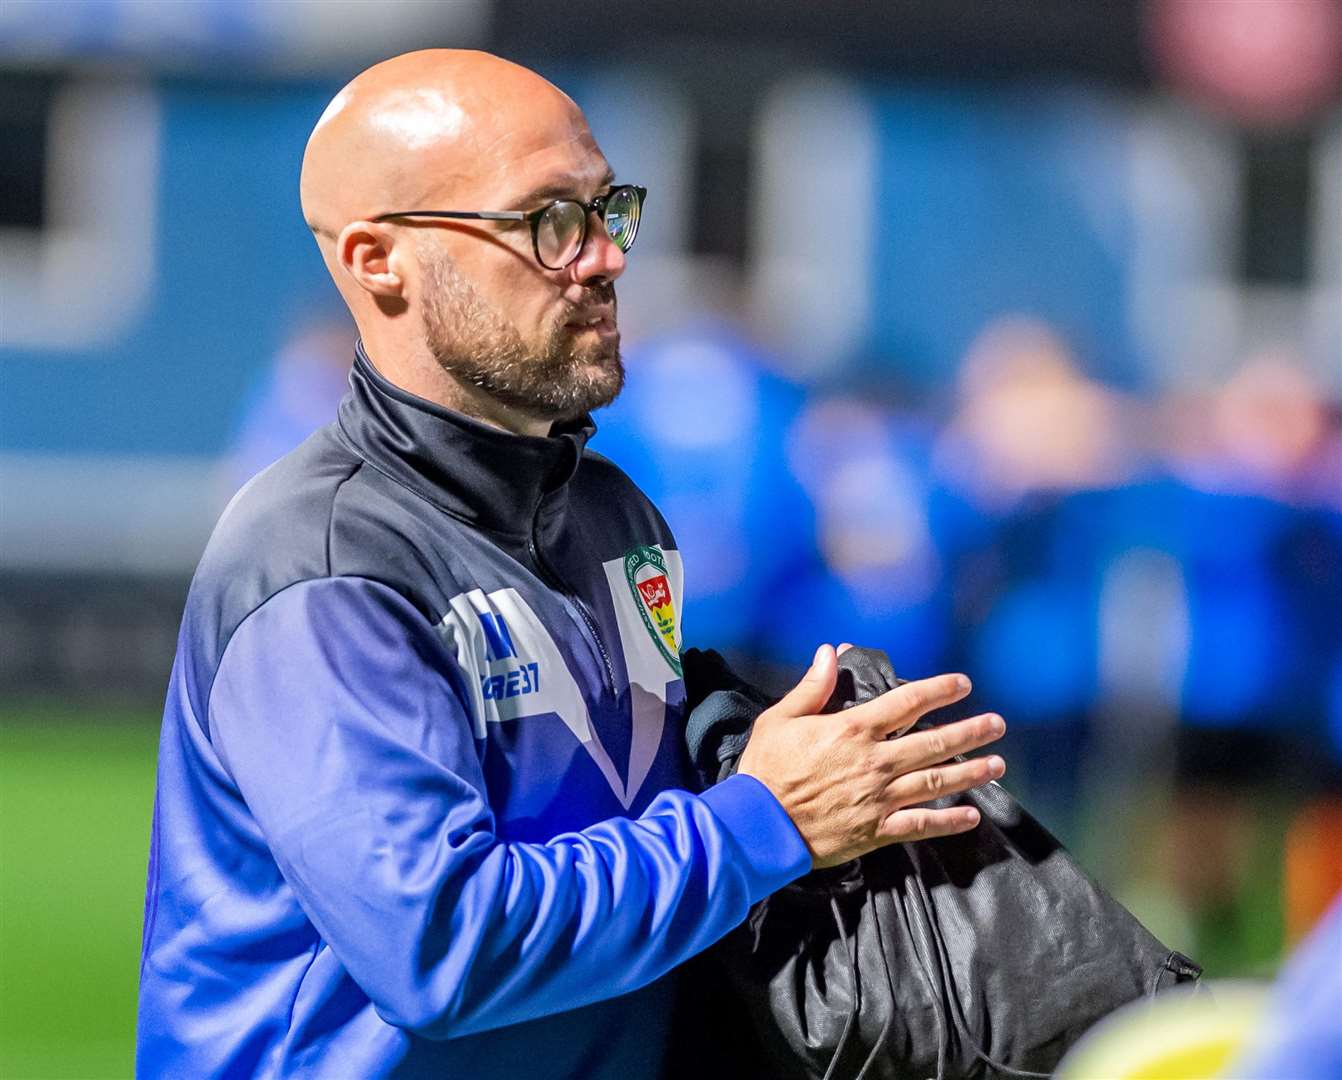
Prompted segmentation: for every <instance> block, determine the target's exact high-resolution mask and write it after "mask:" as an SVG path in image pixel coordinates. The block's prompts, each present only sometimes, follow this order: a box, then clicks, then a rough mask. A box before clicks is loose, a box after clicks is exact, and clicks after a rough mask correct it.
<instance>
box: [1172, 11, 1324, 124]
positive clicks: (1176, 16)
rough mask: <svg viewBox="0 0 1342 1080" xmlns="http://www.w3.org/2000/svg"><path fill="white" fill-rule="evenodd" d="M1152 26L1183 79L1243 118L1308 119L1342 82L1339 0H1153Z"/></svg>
mask: <svg viewBox="0 0 1342 1080" xmlns="http://www.w3.org/2000/svg"><path fill="white" fill-rule="evenodd" d="M1146 31H1147V40H1148V42H1149V45H1150V47H1151V50H1152V52H1153V53H1154V54H1155V57H1156V60H1157V62H1158V63H1159V65H1160V67H1161V68H1162V69H1163V70H1164V71H1165V73H1166V75H1167V76H1168V77H1169V78H1170V80H1171V81H1172V82H1173V83H1174V84H1175V85H1176V86H1178V87H1180V88H1182V89H1184V90H1186V91H1187V92H1188V93H1189V94H1190V95H1191V96H1193V97H1196V98H1199V99H1201V100H1203V101H1204V102H1206V103H1208V104H1210V105H1212V106H1213V107H1216V108H1219V109H1221V110H1222V111H1226V112H1229V113H1231V114H1232V115H1233V116H1235V117H1236V118H1237V119H1239V120H1243V121H1248V122H1251V123H1258V124H1264V125H1278V124H1289V123H1293V122H1296V121H1299V120H1302V119H1304V118H1306V117H1308V116H1309V115H1310V114H1312V113H1314V112H1315V111H1317V110H1318V109H1320V108H1322V107H1323V106H1325V105H1327V104H1328V102H1329V101H1330V100H1332V99H1333V98H1334V97H1335V96H1336V91H1337V89H1338V85H1339V83H1340V82H1342V4H1339V3H1338V2H1337V0H1214V2H1213V0H1152V2H1151V3H1150V4H1149V5H1148V8H1147V20H1146Z"/></svg>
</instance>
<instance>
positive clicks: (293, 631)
mask: <svg viewBox="0 0 1342 1080" xmlns="http://www.w3.org/2000/svg"><path fill="white" fill-rule="evenodd" d="M460 680H461V675H460V672H459V671H458V669H457V665H456V659H455V656H454V655H452V654H451V653H449V651H448V650H447V648H446V646H445V645H444V643H443V642H442V640H441V639H440V637H439V635H438V634H437V632H436V630H435V628H434V627H433V626H432V625H431V624H430V623H429V622H428V620H427V619H425V618H424V616H423V615H421V614H420V613H419V611H418V610H416V609H415V608H414V607H413V606H412V605H411V604H410V603H409V602H408V601H407V600H405V599H404V598H403V597H402V596H401V595H400V594H398V593H396V592H395V591H394V590H392V589H390V588H388V587H386V586H384V585H381V584H378V583H376V582H373V581H370V580H367V579H362V578H330V579H323V580H318V581H309V582H303V583H300V584H298V585H293V586H290V587H289V588H287V589H285V590H283V591H282V592H280V593H278V594H276V595H275V596H273V597H271V598H270V599H269V600H268V601H266V603H264V604H263V605H262V606H261V607H259V608H258V609H257V610H256V611H254V612H252V614H251V615H249V616H248V617H247V619H245V620H244V621H243V623H242V624H241V625H240V626H239V627H238V628H237V630H236V631H235V632H234V634H233V636H232V638H231V640H230V641H229V643H228V646H227V648H226V649H225V652H224V656H223V659H222V661H221V663H220V666H219V669H218V671H217V673H216V676H215V680H214V683H213V686H212V688H211V691H210V702H209V730H210V738H211V741H212V743H213V744H214V747H215V749H216V751H217V753H218V754H219V757H220V760H221V762H222V763H223V765H224V767H225V769H226V770H227V771H228V773H229V775H230V776H231V777H232V779H233V781H234V782H235V783H236V785H237V787H238V790H239V792H240V794H241V796H242V798H243V799H244V800H245V802H246V804H247V806H248V808H249V809H250V811H251V813H252V815H253V816H254V817H255V819H256V821H257V823H258V825H259V827H260V830H261V832H262V834H263V835H264V837H265V840H266V842H267V844H268V845H269V847H270V850H271V852H272V853H273V855H274V857H275V860H276V862H277V864H278V865H279V868H280V870H281V872H282V873H283V874H284V877H285V879H286V881H287V882H288V883H289V885H290V886H291V888H292V889H293V891H294V893H295V895H296V897H297V899H298V902H299V903H300V904H301V905H302V907H303V908H304V910H305V912H306V913H307V915H308V917H309V918H310V919H311V920H312V923H313V925H314V926H315V927H316V929H317V931H318V932H319V933H320V934H321V935H322V937H323V939H324V940H325V941H326V942H327V943H328V944H329V946H330V948H331V950H332V951H333V952H334V954H335V955H336V956H337V958H339V960H340V961H341V962H342V963H343V964H344V966H345V967H346V969H347V970H348V971H349V973H350V975H351V976H352V978H353V979H354V980H355V982H357V983H358V984H359V986H360V987H361V988H362V989H363V991H364V992H365V993H366V994H367V995H368V997H369V999H370V1000H371V1001H372V1002H373V1004H374V1006H375V1008H376V1009H377V1011H378V1013H379V1014H380V1015H381V1016H382V1017H383V1018H384V1019H385V1020H386V1021H387V1022H388V1023H391V1024H394V1025H397V1026H399V1027H404V1028H408V1029H411V1030H414V1031H416V1032H418V1033H419V1034H421V1035H425V1036H428V1037H431V1038H451V1037H455V1036H459V1035H465V1034H469V1033H472V1032H477V1031H481V1030H485V1029H489V1028H494V1027H500V1026H503V1025H507V1024H514V1023H518V1022H521V1021H524V1020H528V1019H532V1018H535V1017H538V1016H542V1015H545V1014H548V1013H554V1012H560V1011H563V1010H567V1009H573V1008H576V1007H578V1006H581V1005H585V1004H589V1003H591V1002H594V1001H598V1000H602V999H605V998H610V997H615V996H617V995H620V994H624V993H628V992H631V991H633V990H636V989H638V988H639V987H641V986H643V985H645V984H647V983H649V982H651V981H653V980H654V979H656V978H658V977H659V976H661V975H662V974H664V973H665V972H667V971H669V970H670V969H671V968H672V967H674V966H676V965H677V964H679V963H681V962H683V961H684V960H686V959H688V958H689V957H691V956H693V955H694V954H695V953H697V952H700V951H701V950H703V949H705V948H707V947H708V946H709V945H711V944H712V943H713V942H714V941H716V940H717V939H718V938H720V937H721V936H722V935H723V934H725V933H726V932H727V931H728V930H730V929H731V928H732V927H733V926H736V925H737V924H739V923H740V922H741V921H742V920H743V919H744V918H745V916H746V914H747V912H748V910H749V908H750V905H751V904H753V903H754V902H756V901H758V900H760V899H762V898H763V897H765V896H767V895H768V894H769V893H771V892H773V891H775V890H776V889H778V888H780V887H782V886H783V885H784V884H786V883H787V882H789V881H791V880H793V879H794V878H796V877H798V876H800V875H801V874H803V873H805V872H806V871H807V870H809V869H810V865H811V859H810V856H809V854H808V852H807V849H806V846H805V843H804V842H803V841H802V839H801V837H800V835H799V834H798V833H797V831H796V828H795V827H794V826H793V825H792V822H791V820H790V819H789V818H788V816H787V814H786V812H785V811H784V810H783V809H782V807H781V806H780V805H779V803H778V802H777V800H776V799H775V798H774V797H773V795H772V794H771V793H770V792H769V791H768V789H766V788H765V787H764V786H763V785H762V784H760V783H759V782H758V781H756V780H754V779H752V778H750V777H744V776H740V777H735V778H733V779H731V780H729V781H727V782H725V783H723V784H720V785H717V786H716V787H714V788H713V789H712V790H711V791H709V792H707V793H705V794H703V795H701V796H694V795H690V794H688V793H686V792H683V791H667V792H663V793H662V794H660V795H658V796H657V798H656V799H655V800H654V801H653V802H652V804H651V805H650V806H649V807H648V809H647V810H646V811H645V812H644V813H643V814H642V815H641V816H640V817H638V818H636V819H630V818H612V819H610V820H608V821H604V822H601V823H599V824H596V825H592V826H590V827H588V828H586V829H583V830H582V831H580V832H574V833H568V834H564V835H559V836H556V837H554V838H553V839H552V840H549V841H548V842H546V843H543V844H541V843H511V842H505V841H502V840H500V839H499V838H498V837H497V836H495V834H494V821H493V816H492V813H491V811H490V807H489V804H488V802H487V801H486V795H485V786H484V780H483V776H482V773H481V770H480V764H479V758H478V756H477V752H476V744H475V742H474V736H473V734H472V725H471V720H470V717H469V715H468V714H467V711H466V706H465V705H464V704H463V702H464V700H465V697H464V694H463V693H461V692H460V688H461V686H462V684H461V681H460Z"/></svg>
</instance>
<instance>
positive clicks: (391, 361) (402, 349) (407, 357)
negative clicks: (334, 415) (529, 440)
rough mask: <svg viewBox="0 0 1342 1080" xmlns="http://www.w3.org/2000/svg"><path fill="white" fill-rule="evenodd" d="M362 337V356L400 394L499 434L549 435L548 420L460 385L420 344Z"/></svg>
mask: <svg viewBox="0 0 1342 1080" xmlns="http://www.w3.org/2000/svg"><path fill="white" fill-rule="evenodd" d="M362 337H363V347H364V352H365V353H367V354H368V359H369V360H371V361H372V363H373V366H374V367H376V368H377V370H378V371H379V372H381V374H382V375H383V377H384V378H386V379H387V380H389V381H390V382H393V383H395V384H396V385H397V386H399V387H400V388H401V389H402V390H405V391H407V392H408V393H411V394H414V395H415V396H416V397H421V398H423V399H424V400H425V401H432V402H433V403H434V404H435V405H441V406H443V407H444V408H446V409H451V410H453V411H454V412H459V413H461V414H462V415H463V416H469V417H470V418H471V419H472V420H479V421H480V422H481V423H482V424H488V425H489V426H490V427H494V428H498V429H499V430H500V431H507V432H511V433H512V434H514V435H539V436H545V435H549V434H550V427H551V425H552V424H553V423H554V419H553V418H552V417H538V416H536V415H534V414H532V413H528V412H524V411H523V410H520V409H515V408H513V407H511V406H509V405H505V404H503V403H502V402H500V401H498V400H497V399H496V398H493V397H491V396H490V395H489V394H488V393H486V392H485V391H484V390H481V389H480V388H479V387H478V386H470V385H468V384H466V383H463V382H461V381H460V380H459V379H457V378H456V377H455V376H454V375H451V374H450V373H448V372H446V371H444V370H443V367H442V365H441V364H439V363H438V361H437V360H435V359H434V358H433V356H432V355H431V354H430V353H429V351H428V349H427V348H425V346H424V345H423V343H422V342H421V343H419V344H418V345H417V346H415V347H410V348H407V347H406V345H405V343H404V342H397V341H387V340H380V338H381V335H378V334H376V333H374V334H363V335H362Z"/></svg>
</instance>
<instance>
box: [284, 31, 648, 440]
mask: <svg viewBox="0 0 1342 1080" xmlns="http://www.w3.org/2000/svg"><path fill="white" fill-rule="evenodd" d="M612 183H613V174H612V172H611V169H610V165H609V164H608V163H607V161H606V159H605V157H604V156H603V155H602V153H601V151H600V149H599V148H598V147H597V145H596V142H595V140H593V138H592V134H591V132H590V131H589V130H588V127H587V121H586V120H585V119H584V118H583V115H582V112H581V111H580V110H579V109H578V107H577V106H576V105H575V104H574V103H573V101H572V100H571V99H570V98H569V97H568V95H566V94H564V93H563V92H561V91H560V90H558V89H556V88H555V87H554V86H552V85H550V83H548V82H546V81H545V80H544V79H542V78H541V77H540V76H539V75H537V74H536V73H535V72H532V71H528V70H527V69H526V68H523V67H519V66H518V65H516V64H512V63H509V62H508V61H506V60H501V59H499V58H498V57H496V56H490V55H489V54H487V53H481V52H465V51H459V50H454V49H431V50H425V51H423V52H414V53H407V54H406V55H404V56H397V57H395V58H393V59H391V60H387V61H384V62H383V63H381V64H378V65H376V66H375V67H371V68H369V69H368V70H367V71H365V72H363V73H362V74H361V75H359V76H358V77H357V78H355V79H354V80H353V81H352V82H351V83H350V84H349V85H348V86H346V87H345V88H344V89H343V90H341V91H340V93H339V94H337V95H336V97H335V100H333V101H332V102H331V104H330V105H329V106H328V107H327V109H326V111H325V112H324V113H323V114H322V116H321V119H320V120H318V122H317V126H316V128H314V129H313V132H312V135H311V137H310V138H309V139H308V145H307V152H306V153H305V154H304V156H303V175H302V181H301V191H302V199H303V214H304V217H305V218H306V219H307V222H308V224H309V226H311V228H312V232H313V235H314V236H315V237H316V240H317V246H318V247H319V248H320V250H321V253H322V257H323V259H324V260H325V261H326V266H327V269H328V270H329V271H330V273H331V276H332V278H333V279H334V280H335V283H336V287H337V288H338V289H339V290H340V294H341V296H343V297H344V299H345V302H346V304H348V305H349V309H350V312H351V314H352V315H353V316H354V321H355V323H356V324H357V325H358V327H359V333H360V335H361V337H362V338H363V342H364V346H365V348H366V349H367V350H368V352H369V355H370V356H371V357H372V358H373V359H374V361H376V362H377V363H378V366H379V367H380V369H381V370H382V371H383V373H384V374H385V375H387V376H388V377H389V378H391V379H392V381H393V382H396V383H397V384H398V385H400V386H401V387H403V388H404V389H407V390H409V391H411V392H412V393H415V394H418V395H420V396H421V397H425V398H428V399H430V400H432V401H436V402H439V403H440V404H444V405H447V406H449V407H451V408H456V409H459V410H462V411H465V412H468V413H470V414H471V415H474V416H477V417H479V418H481V419H485V420H486V421H488V422H491V423H497V424H499V425H500V426H502V427H506V428H509V429H510V430H515V431H526V432H530V433H533V434H534V433H543V432H544V431H546V430H548V424H549V422H550V421H552V420H553V419H555V418H559V417H563V416H571V415H577V414H578V413H581V412H583V411H586V410H588V409H591V408H595V407H597V406H598V405H600V404H603V403H605V402H606V401H609V400H611V398H613V397H614V395H615V394H616V393H618V391H619V386H620V382H621V380H622V378H623V369H622V367H621V366H620V359H619V331H618V329H617V326H616V309H615V290H614V287H613V286H614V282H615V279H616V278H618V277H619V276H620V274H621V273H622V272H623V270H624V266H625V258H624V249H622V248H621V247H619V246H618V245H617V244H616V243H615V241H614V240H613V239H612V237H611V235H610V232H609V231H608V229H607V228H603V227H602V226H601V223H600V222H598V223H597V224H596V227H592V223H593V221H596V218H595V214H594V212H589V214H588V217H587V219H586V221H585V223H584V224H583V225H582V230H583V231H582V232H581V233H579V234H578V235H576V236H575V237H574V239H575V241H576V243H577V248H576V252H575V254H574V255H573V257H572V259H571V261H570V262H568V263H567V264H566V265H564V266H563V267H553V266H548V265H546V264H544V263H542V262H541V260H540V257H539V254H538V250H537V247H536V245H537V244H538V243H539V236H540V229H541V228H542V226H541V224H540V219H538V218H534V219H533V218H525V217H523V215H524V214H526V213H528V212H532V211H537V210H540V209H541V208H543V207H545V206H547V205H548V204H550V203H553V202H555V201H556V200H569V201H576V202H578V203H591V202H592V200H594V199H595V198H596V197H597V196H598V195H600V194H601V193H603V192H609V191H610V189H611V185H612ZM630 190H636V189H630ZM423 210H430V211H444V210H446V211H457V212H461V211H469V212H478V211H509V212H513V213H516V214H517V217H515V218H508V217H503V218H498V219H494V218H491V219H479V218H470V217H467V218H460V217H451V218H443V217H441V216H437V215H434V214H429V215H423V214H415V213H410V212H411V211H423ZM569 220H570V221H571V220H572V217H571V215H570V218H569ZM551 228H552V230H553V228H554V226H551Z"/></svg>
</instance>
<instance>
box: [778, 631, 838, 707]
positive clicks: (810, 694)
mask: <svg viewBox="0 0 1342 1080" xmlns="http://www.w3.org/2000/svg"><path fill="white" fill-rule="evenodd" d="M838 677H839V666H838V659H837V658H836V656H835V654H834V647H833V646H832V645H821V646H820V648H818V649H817V650H816V651H815V659H814V660H812V661H811V667H810V670H809V671H807V672H806V674H805V675H803V676H802V679H801V682H799V683H798V684H797V685H796V686H794V687H793V688H792V689H791V690H789V691H788V692H787V694H786V695H785V696H784V697H783V700H782V701H780V702H779V703H778V704H777V705H775V706H773V708H772V709H770V710H768V711H769V712H773V713H781V714H782V715H784V716H813V715H815V714H816V713H818V712H820V710H821V709H823V708H824V707H825V705H826V703H827V702H828V701H829V698H830V695H831V694H833V693H834V683H835V681H836V680H837V679H838Z"/></svg>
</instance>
